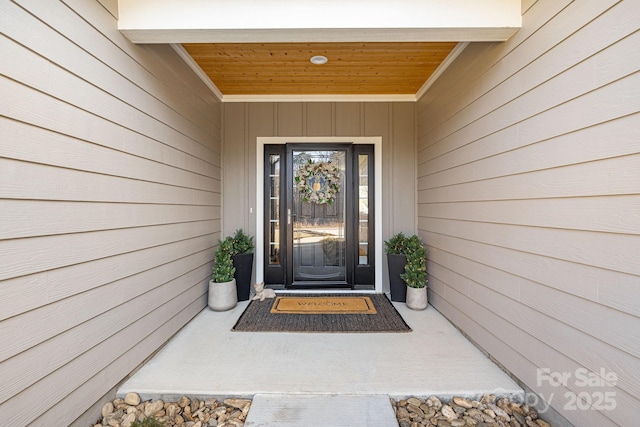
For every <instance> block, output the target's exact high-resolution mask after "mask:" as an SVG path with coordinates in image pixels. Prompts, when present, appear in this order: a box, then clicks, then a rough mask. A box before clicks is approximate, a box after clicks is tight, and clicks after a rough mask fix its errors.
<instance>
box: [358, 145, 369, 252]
mask: <svg viewBox="0 0 640 427" xmlns="http://www.w3.org/2000/svg"><path fill="white" fill-rule="evenodd" d="M358 264H359V265H367V264H369V156H368V155H366V154H360V155H358Z"/></svg>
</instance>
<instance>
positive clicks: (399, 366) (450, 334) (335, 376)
mask: <svg viewBox="0 0 640 427" xmlns="http://www.w3.org/2000/svg"><path fill="white" fill-rule="evenodd" d="M248 303H249V302H248V301H245V302H240V303H239V304H238V305H237V306H236V307H235V308H234V309H232V310H229V311H226V312H214V311H212V310H210V309H208V308H206V309H205V310H203V311H202V312H201V313H199V314H198V315H197V316H196V317H195V318H194V319H193V320H192V321H191V322H190V323H189V324H187V325H186V326H185V327H184V328H183V329H182V330H181V331H180V332H179V333H178V334H177V335H176V336H174V337H173V338H172V339H171V341H170V342H169V343H168V344H167V345H166V346H165V347H164V348H163V349H162V350H161V351H160V352H158V354H156V355H155V356H154V357H153V358H152V359H151V360H150V361H149V362H147V363H146V364H145V365H144V366H143V367H142V368H141V369H139V370H138V371H137V372H136V373H135V374H134V375H133V376H132V377H131V378H130V379H129V380H127V381H126V382H125V383H124V384H123V385H122V386H121V387H120V388H119V390H118V392H117V394H118V396H124V395H125V394H126V393H127V392H130V391H134V392H137V393H139V394H140V396H141V397H142V398H143V399H158V398H162V399H165V400H168V399H174V398H175V399H179V398H180V397H181V396H184V395H187V396H193V397H198V398H203V397H218V398H220V397H232V396H234V397H253V396H254V395H256V394H258V393H274V394H277V393H280V394H282V393H284V394H316V395H317V394H345V395H359V394H363V395H377V394H383V395H388V396H390V397H393V398H396V399H397V398H404V397H408V396H423V397H424V396H429V395H432V394H433V395H436V396H439V397H441V398H450V397H452V396H465V397H476V396H479V395H482V394H483V393H494V394H497V395H503V396H509V397H511V398H515V399H522V398H523V397H524V391H523V390H522V389H521V388H520V387H519V386H518V385H517V384H516V383H515V382H514V381H513V380H512V379H511V378H510V377H509V376H508V375H507V374H505V373H504V372H503V371H502V370H501V369H500V368H499V367H498V366H497V365H495V364H494V363H493V362H492V361H491V360H489V359H488V358H487V357H486V356H485V355H484V354H483V353H482V352H480V351H479V350H478V349H477V348H476V347H475V346H474V345H473V344H472V343H471V342H469V341H468V340H467V339H466V338H465V337H464V336H463V335H462V334H461V333H460V332H459V331H458V330H457V329H456V328H455V327H453V325H451V324H450V323H449V321H448V320H446V319H445V318H444V317H443V316H442V315H441V314H440V313H439V312H438V311H436V309H435V308H433V307H432V306H429V307H428V308H427V309H426V310H424V311H413V310H410V309H408V308H407V307H406V305H405V304H404V303H393V304H394V306H395V307H396V309H397V310H398V312H399V313H400V314H401V315H402V317H403V318H404V320H405V321H406V322H407V324H408V325H409V326H410V327H411V328H412V329H413V331H412V332H409V333H371V334H369V333H280V332H271V333H257V332H232V331H231V328H232V327H233V325H234V324H235V322H236V321H237V319H238V317H239V316H240V315H241V314H242V312H243V311H244V309H245V308H246V307H247V305H248Z"/></svg>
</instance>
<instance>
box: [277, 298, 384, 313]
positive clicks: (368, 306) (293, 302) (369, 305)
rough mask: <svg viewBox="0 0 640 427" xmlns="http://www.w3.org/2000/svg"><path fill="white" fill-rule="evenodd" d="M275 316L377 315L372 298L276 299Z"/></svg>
mask: <svg viewBox="0 0 640 427" xmlns="http://www.w3.org/2000/svg"><path fill="white" fill-rule="evenodd" d="M270 312H271V313H274V314H376V313H377V311H376V308H375V306H374V305H373V301H371V298H370V297H356V296H354V297H293V296H291V297H276V300H275V301H274V302H273V305H272V306H271V311H270Z"/></svg>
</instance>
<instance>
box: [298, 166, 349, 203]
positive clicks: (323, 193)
mask: <svg viewBox="0 0 640 427" xmlns="http://www.w3.org/2000/svg"><path fill="white" fill-rule="evenodd" d="M295 183H296V185H297V186H298V191H299V192H300V195H301V196H302V201H304V202H310V203H316V204H318V205H322V204H325V203H327V204H329V205H330V204H332V203H333V201H334V200H335V198H336V193H337V192H338V191H340V169H339V168H338V167H337V166H335V165H333V164H332V163H331V162H318V163H315V162H314V161H313V160H311V159H309V160H308V161H307V163H306V164H305V165H304V166H303V167H301V168H300V169H299V170H298V173H297V174H296V177H295Z"/></svg>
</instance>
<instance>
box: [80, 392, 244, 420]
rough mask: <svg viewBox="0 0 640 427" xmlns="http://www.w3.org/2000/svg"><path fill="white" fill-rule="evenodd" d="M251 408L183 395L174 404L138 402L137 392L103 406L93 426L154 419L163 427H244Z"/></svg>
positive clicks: (241, 403)
mask: <svg viewBox="0 0 640 427" xmlns="http://www.w3.org/2000/svg"><path fill="white" fill-rule="evenodd" d="M136 402H137V403H136ZM250 407H251V400H250V399H234V398H230V399H225V400H224V401H223V402H220V401H218V400H217V399H207V400H204V401H202V400H198V399H195V398H194V399H191V398H189V397H187V396H183V397H182V398H180V400H179V401H177V402H165V401H163V400H159V399H158V400H151V401H146V402H141V400H140V396H139V395H138V394H137V393H128V394H127V396H126V397H125V398H124V399H120V398H118V399H115V400H114V401H113V402H107V403H105V404H104V405H103V407H102V411H101V415H102V418H101V419H99V420H98V421H97V422H96V423H95V424H94V426H93V427H106V426H112V427H130V426H131V425H132V424H133V423H134V422H135V421H138V422H142V420H144V419H145V417H154V418H156V419H157V420H158V421H160V422H162V423H163V425H164V426H165V427H243V426H244V421H245V419H246V417H247V414H248V413H249V409H250Z"/></svg>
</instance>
